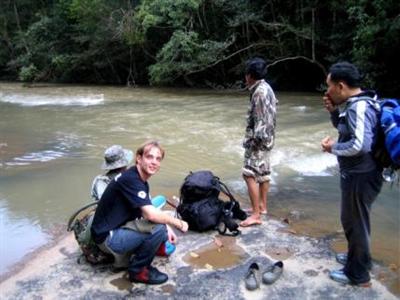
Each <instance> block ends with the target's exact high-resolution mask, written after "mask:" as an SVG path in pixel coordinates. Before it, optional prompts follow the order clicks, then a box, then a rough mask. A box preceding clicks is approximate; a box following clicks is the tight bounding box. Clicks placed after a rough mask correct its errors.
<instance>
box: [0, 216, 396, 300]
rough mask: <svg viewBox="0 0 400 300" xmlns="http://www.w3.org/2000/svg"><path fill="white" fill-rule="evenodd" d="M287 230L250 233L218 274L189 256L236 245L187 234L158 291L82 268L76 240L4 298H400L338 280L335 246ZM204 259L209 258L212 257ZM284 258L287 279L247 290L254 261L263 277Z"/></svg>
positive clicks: (28, 271)
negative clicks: (332, 273)
mask: <svg viewBox="0 0 400 300" xmlns="http://www.w3.org/2000/svg"><path fill="white" fill-rule="evenodd" d="M285 226H286V225H283V224H282V223H281V222H279V221H276V220H273V219H268V221H267V222H264V223H263V224H262V225H259V226H253V227H248V228H242V229H241V230H242V234H241V235H239V236H237V237H234V238H232V240H231V242H232V244H233V245H236V246H237V247H239V248H241V249H243V256H242V258H241V259H240V260H238V261H237V262H235V264H233V265H230V266H228V267H220V268H219V267H217V265H216V263H215V262H208V263H209V264H210V265H212V266H213V269H212V270H208V269H206V268H195V267H192V266H191V265H190V264H189V263H188V262H185V261H184V259H183V258H184V256H185V255H187V254H188V253H190V252H191V251H194V252H196V253H198V249H201V248H202V247H206V246H207V245H208V246H210V245H213V246H214V247H215V249H222V250H224V249H225V248H228V249H230V248H229V247H230V246H229V242H230V240H222V239H221V241H222V244H223V247H218V245H216V243H215V240H214V238H215V237H217V238H218V239H220V237H219V236H218V235H217V233H216V231H210V232H207V233H194V232H190V233H189V234H187V235H185V236H183V235H180V236H179V244H178V245H177V249H176V251H175V252H174V253H173V254H172V255H171V256H170V257H168V258H164V257H156V258H155V260H154V266H155V267H157V268H159V269H160V271H162V272H166V273H167V274H168V275H169V280H168V281H167V282H166V283H165V284H163V285H156V286H152V285H144V284H136V283H135V284H132V283H130V282H129V281H128V280H127V276H126V272H121V273H117V274H115V273H112V272H111V271H110V266H92V265H89V264H88V263H85V262H82V263H81V264H78V263H77V262H76V258H77V257H78V256H79V249H78V247H77V245H76V242H75V240H74V239H73V237H72V235H69V236H68V237H66V238H65V239H63V240H61V241H60V243H59V244H57V245H56V246H55V247H53V248H51V249H48V250H46V251H43V253H41V254H40V255H38V256H37V257H36V258H35V259H33V260H32V261H30V262H29V264H27V265H26V267H25V268H24V269H23V270H22V271H21V272H19V273H16V274H14V275H13V276H11V277H9V278H7V279H6V280H4V281H3V282H1V283H0V290H1V296H2V297H1V299H2V300H3V299H4V300H8V299H41V298H43V299H63V300H64V299H66V300H69V299H71V300H72V299H73V300H75V299H96V300H97V299H207V300H209V299H235V300H239V299H332V298H335V299H374V300H375V299H385V300H386V299H396V296H394V295H393V294H391V293H390V292H388V291H387V289H386V288H385V287H384V286H383V285H382V284H381V283H380V282H379V281H377V280H376V277H373V279H372V282H373V285H372V288H369V289H363V288H355V287H352V286H343V285H341V284H338V283H336V282H334V281H332V280H330V279H329V276H328V274H327V273H328V272H329V271H330V270H332V269H337V268H338V265H337V263H336V262H335V260H334V253H333V252H332V251H331V250H330V247H329V241H326V240H318V239H314V238H309V237H302V236H296V235H292V234H289V233H284V232H279V229H281V228H284V227H285ZM274 249H275V251H272V250H274ZM284 249H289V250H287V252H290V254H291V255H290V256H287V257H283V255H282V254H283V253H284V251H286V250H284ZM268 250H271V251H272V252H268ZM216 251H217V252H218V250H216ZM217 252H216V254H217ZM273 252H275V253H274V254H275V255H277V256H273V255H272V253H273ZM199 253H200V257H199V258H201V257H202V256H203V254H204V253H203V254H202V253H201V252H199ZM66 254H68V255H66ZM226 255H228V253H226ZM276 260H284V269H283V273H282V276H281V277H280V278H279V280H277V281H276V282H275V283H274V284H272V285H269V286H266V285H263V284H262V285H261V286H260V288H259V289H257V290H256V291H254V292H249V291H247V290H246V288H245V287H244V283H243V278H244V276H245V274H246V272H247V269H248V267H249V265H250V263H251V262H253V261H256V262H257V263H258V264H259V266H260V269H261V271H262V270H264V269H265V268H266V267H267V266H269V265H271V264H273V263H274V262H275V261H276ZM316 270H318V271H316ZM386 278H387V277H386Z"/></svg>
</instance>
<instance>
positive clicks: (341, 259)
mask: <svg viewBox="0 0 400 300" xmlns="http://www.w3.org/2000/svg"><path fill="white" fill-rule="evenodd" d="M347 258H348V256H347V253H346V252H340V253H336V261H337V262H338V263H339V264H341V265H343V266H345V265H346V263H347ZM367 269H368V270H369V271H371V270H372V263H371V262H370V263H369V264H368V266H367Z"/></svg>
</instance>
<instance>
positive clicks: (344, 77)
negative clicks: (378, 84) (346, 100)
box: [329, 61, 362, 88]
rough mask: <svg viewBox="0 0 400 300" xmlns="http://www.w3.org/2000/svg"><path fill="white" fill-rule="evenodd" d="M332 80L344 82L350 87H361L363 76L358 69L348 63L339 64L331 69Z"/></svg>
mask: <svg viewBox="0 0 400 300" xmlns="http://www.w3.org/2000/svg"><path fill="white" fill-rule="evenodd" d="M329 74H330V77H331V80H332V81H334V82H339V81H343V82H345V83H346V84H347V85H348V86H349V87H352V88H357V87H360V86H361V81H362V76H361V73H360V71H359V70H358V69H357V67H356V66H355V65H353V64H351V63H349V62H347V61H344V62H338V63H336V64H333V65H332V66H331V67H330V68H329Z"/></svg>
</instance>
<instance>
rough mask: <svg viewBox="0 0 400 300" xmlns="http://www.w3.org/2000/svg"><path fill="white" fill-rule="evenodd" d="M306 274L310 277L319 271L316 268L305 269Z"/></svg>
mask: <svg viewBox="0 0 400 300" xmlns="http://www.w3.org/2000/svg"><path fill="white" fill-rule="evenodd" d="M304 274H306V275H307V276H309V277H315V276H318V274H319V273H318V272H317V271H315V270H306V271H304Z"/></svg>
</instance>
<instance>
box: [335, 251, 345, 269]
mask: <svg viewBox="0 0 400 300" xmlns="http://www.w3.org/2000/svg"><path fill="white" fill-rule="evenodd" d="M336 261H337V262H338V263H339V264H341V265H343V266H345V265H346V263H347V253H344V252H342V253H337V254H336Z"/></svg>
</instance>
